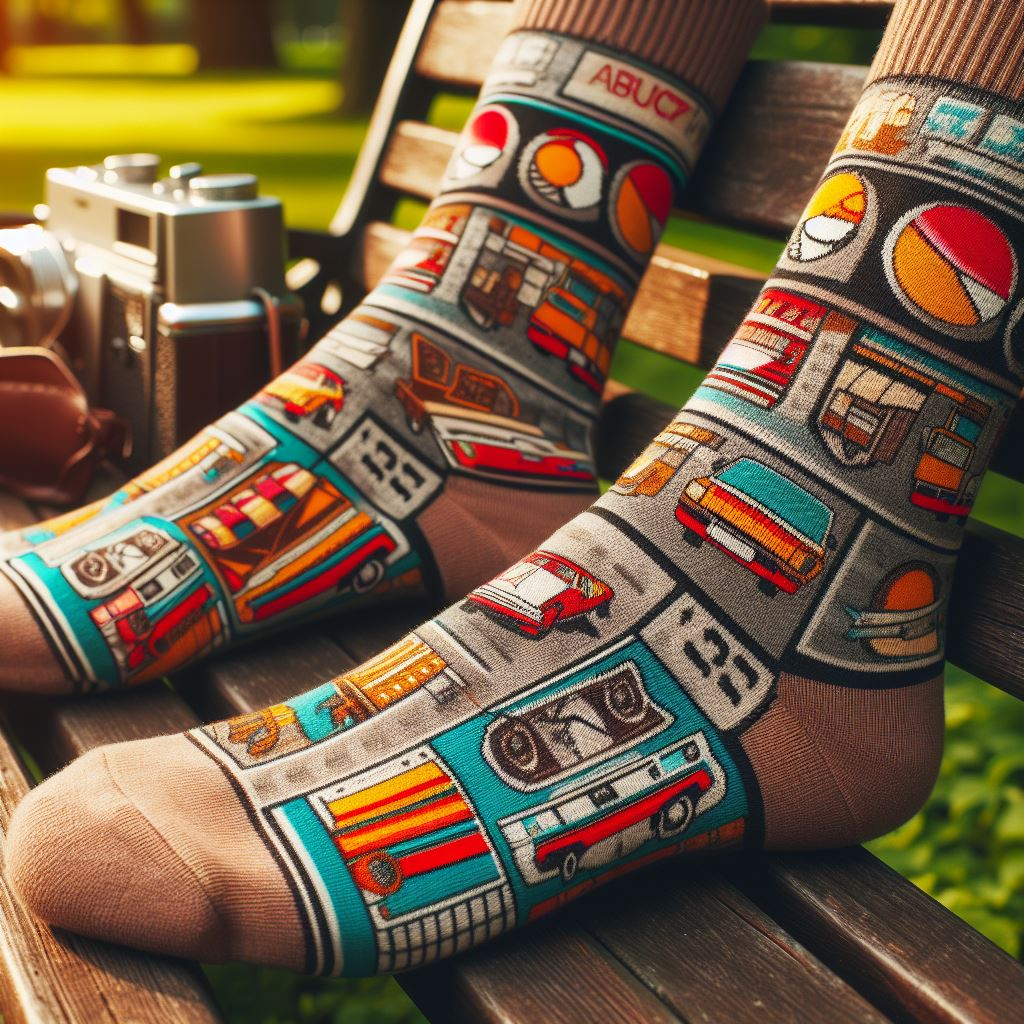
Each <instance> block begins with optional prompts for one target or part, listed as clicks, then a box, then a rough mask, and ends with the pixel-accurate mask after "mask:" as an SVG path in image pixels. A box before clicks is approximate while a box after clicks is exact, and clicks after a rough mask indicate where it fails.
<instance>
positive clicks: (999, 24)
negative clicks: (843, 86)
mask: <svg viewBox="0 0 1024 1024" xmlns="http://www.w3.org/2000/svg"><path fill="white" fill-rule="evenodd" d="M890 75H931V76H938V77H941V78H944V79H951V80H955V81H958V82H962V83H963V84H964V85H971V86H975V87H977V88H980V89H986V90H989V91H991V92H995V93H1000V94H1001V95H1003V96H1005V97H1007V98H1008V99H1011V100H1015V101H1018V100H1021V99H1022V98H1024V4H1021V3H1020V2H1019V0H897V3H896V8H895V10H894V11H893V14H892V18H891V19H890V21H889V26H888V28H887V29H886V32H885V36H884V38H883V39H882V45H881V47H880V48H879V51H878V53H877V55H876V56H875V60H874V63H873V64H872V65H871V71H870V73H869V75H868V84H870V83H871V82H874V81H875V80H877V79H880V78H887V77H889V76H890Z"/></svg>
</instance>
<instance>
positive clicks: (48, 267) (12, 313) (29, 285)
mask: <svg viewBox="0 0 1024 1024" xmlns="http://www.w3.org/2000/svg"><path fill="white" fill-rule="evenodd" d="M77 290H78V280H77V278H76V277H75V273H74V271H73V270H72V269H71V267H70V265H69V264H68V261H67V258H66V257H65V255H64V250H63V249H62V248H61V246H60V242H58V241H57V239H56V238H54V237H53V235H51V234H50V233H49V231H47V230H45V229H44V228H42V227H40V226H39V225H38V224H26V225H25V226H24V227H20V228H7V229H5V230H0V346H4V347H8V348H9V347H13V346H17V345H44V346H47V347H48V346H49V345H51V344H52V343H53V342H54V341H55V340H56V338H57V336H58V335H59V334H60V332H61V331H62V330H63V328H64V325H65V324H66V323H67V321H68V317H69V316H70V315H71V306H72V303H73V302H74V298H75V293H76V291H77Z"/></svg>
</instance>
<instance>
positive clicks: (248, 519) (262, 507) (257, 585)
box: [182, 463, 397, 622]
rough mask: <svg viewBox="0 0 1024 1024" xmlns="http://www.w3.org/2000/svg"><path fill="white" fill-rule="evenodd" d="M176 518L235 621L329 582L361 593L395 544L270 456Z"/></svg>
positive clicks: (328, 486) (305, 596) (283, 607)
mask: <svg viewBox="0 0 1024 1024" xmlns="http://www.w3.org/2000/svg"><path fill="white" fill-rule="evenodd" d="M182 526H183V528H184V529H186V530H188V531H190V532H191V533H192V534H193V536H194V537H195V538H196V540H197V541H198V542H199V543H200V545H201V546H202V547H203V548H204V549H205V550H206V551H207V552H209V555H210V558H211V560H212V562H213V564H214V565H215V567H216V569H217V571H218V572H219V574H220V575H221V577H222V579H223V580H224V582H225V584H226V585H227V588H228V590H229V591H230V592H231V593H232V594H233V595H234V601H235V609H236V611H237V613H238V617H239V619H240V620H241V621H242V622H253V621H256V622H259V621H262V620H264V619H268V618H272V617H274V616H276V615H279V614H282V613H283V612H286V611H288V610H290V609H292V608H294V607H297V606H298V605H301V604H304V603H305V602H307V601H310V600H312V599H314V598H316V597H318V596H320V595H321V594H325V593H327V592H329V591H332V590H340V589H343V588H345V587H351V588H352V589H353V590H354V591H355V592H356V593H360V594H362V593H366V592H367V591H369V590H371V589H373V587H375V586H376V585H377V583H378V582H380V580H381V579H382V578H383V576H384V572H385V564H386V561H387V557H388V555H390V554H391V552H392V551H394V550H395V548H396V546H397V545H396V543H395V540H394V539H393V538H392V537H391V535H390V534H389V533H388V532H387V531H386V530H385V529H384V528H383V526H381V525H380V524H379V523H377V522H374V520H373V519H372V518H371V517H370V516H369V515H367V514H366V513H365V512H361V511H360V510H359V509H357V508H356V507H355V506H354V505H353V504H352V502H351V501H350V500H349V499H348V498H347V497H346V496H345V495H344V494H342V493H341V491H340V490H338V488H337V487H336V486H335V485H334V484H332V483H331V482H330V481H329V480H327V479H326V478H325V477H320V476H316V475H315V474H314V473H312V472H310V471H309V470H308V469H304V468H302V467H301V466H298V465H296V464H295V463H271V464H270V465H269V466H268V467H265V468H264V471H263V472H261V473H260V474H259V475H257V476H255V477H253V478H250V479H249V480H247V481H245V482H243V483H242V484H241V485H240V486H238V487H236V488H235V489H234V490H232V491H230V492H229V493H228V494H227V495H225V496H224V497H222V498H220V499H219V500H218V501H217V502H216V503H215V504H213V505H211V506H208V507H207V508H205V509H201V510H200V511H199V512H197V513H195V514H194V515H192V516H190V517H189V518H188V519H187V520H185V521H184V522H183V524H182Z"/></svg>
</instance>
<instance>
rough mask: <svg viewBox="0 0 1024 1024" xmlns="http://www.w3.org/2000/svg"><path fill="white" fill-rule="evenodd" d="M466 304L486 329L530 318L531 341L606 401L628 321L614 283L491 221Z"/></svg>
mask: <svg viewBox="0 0 1024 1024" xmlns="http://www.w3.org/2000/svg"><path fill="white" fill-rule="evenodd" d="M462 302H463V305H464V306H465V308H466V312H467V313H468V314H469V315H470V317H472V319H473V320H474V321H475V322H476V323H477V324H478V325H479V326H481V327H483V328H485V329H491V328H494V327H508V326H511V325H512V324H514V323H515V321H516V319H517V317H518V316H519V314H520V312H521V311H523V310H525V311H526V312H527V313H528V315H529V322H528V324H527V328H526V333H527V337H529V339H530V341H531V342H533V344H534V345H536V346H537V348H538V349H540V350H541V351H542V352H547V353H548V354H549V355H553V356H555V357H557V358H558V359H563V360H565V361H566V363H567V364H568V369H569V372H570V373H571V374H572V375H573V376H574V377H576V378H577V379H578V380H579V381H581V382H582V383H583V384H585V385H586V386H587V387H588V388H590V389H591V390H592V391H595V392H597V393H600V391H601V388H602V386H603V385H604V380H605V377H607V375H608V368H609V365H610V363H611V354H612V347H613V346H614V344H615V342H616V341H617V340H618V337H619V329H620V328H621V326H622V322H623V320H624V319H625V315H626V293H625V290H624V289H623V288H622V286H621V285H619V284H618V283H617V282H616V281H614V280H613V279H612V278H611V277H610V276H609V275H607V274H604V273H602V272H601V271H600V270H597V269H596V268H594V267H592V266H590V265H589V264H588V263H587V262H586V261H584V260H579V259H576V258H575V257H574V256H572V255H570V254H569V253H567V252H564V251H563V250H561V249H558V248H556V247H555V246H553V245H551V244H549V243H548V242H546V241H545V240H544V239H543V238H542V237H541V236H539V235H537V234H535V233H534V232H532V231H528V230H527V229H526V228H523V227H520V226H519V225H517V224H514V223H512V222H510V221H505V220H503V219H501V218H500V217H493V218H492V219H491V220H490V222H489V224H488V234H487V237H486V238H485V240H484V243H483V245H482V246H481V247H480V251H479V254H478V256H477V259H476V263H475V264H474V265H473V268H472V271H471V273H470V277H469V281H468V282H467V284H466V286H465V288H463V291H462Z"/></svg>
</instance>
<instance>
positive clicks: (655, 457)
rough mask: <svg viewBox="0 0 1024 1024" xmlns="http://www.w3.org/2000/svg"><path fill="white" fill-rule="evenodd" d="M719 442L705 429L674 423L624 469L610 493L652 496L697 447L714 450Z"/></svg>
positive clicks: (718, 438)
mask: <svg viewBox="0 0 1024 1024" xmlns="http://www.w3.org/2000/svg"><path fill="white" fill-rule="evenodd" d="M721 443H722V438H721V437H720V436H719V435H718V434H715V433H714V432H712V431H710V430H707V429H706V428H705V427H698V426H697V425H696V424H695V423H687V422H686V421H685V420H674V421H673V422H672V423H670V424H669V425H668V426H667V427H666V428H665V429H664V430H663V431H662V432H661V433H660V434H658V435H657V437H655V438H654V440H653V441H652V442H651V443H650V444H649V445H648V446H647V447H646V448H645V449H644V450H643V451H642V452H641V453H640V454H639V455H638V456H637V457H636V458H635V459H634V460H633V461H632V462H631V463H630V464H629V466H627V467H626V469H625V470H624V471H623V472H622V475H621V476H620V477H619V478H618V480H616V481H615V483H614V484H612V490H613V491H615V492H616V493H617V494H643V495H646V496H647V497H654V495H655V494H658V493H660V491H661V489H662V488H663V487H664V486H665V484H667V483H668V482H669V480H671V479H672V477H673V476H674V475H675V473H676V470H678V469H679V467H680V466H681V465H682V464H683V463H684V462H686V460H687V459H688V458H689V457H690V456H691V455H692V454H693V453H694V452H695V451H697V449H698V448H700V447H701V446H702V445H704V446H706V447H708V448H712V449H717V448H718V447H719V446H720V445H721Z"/></svg>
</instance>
